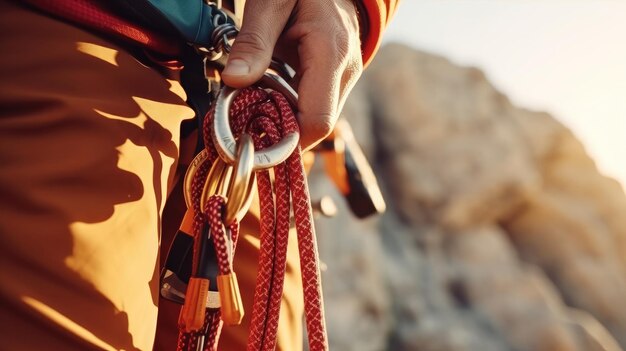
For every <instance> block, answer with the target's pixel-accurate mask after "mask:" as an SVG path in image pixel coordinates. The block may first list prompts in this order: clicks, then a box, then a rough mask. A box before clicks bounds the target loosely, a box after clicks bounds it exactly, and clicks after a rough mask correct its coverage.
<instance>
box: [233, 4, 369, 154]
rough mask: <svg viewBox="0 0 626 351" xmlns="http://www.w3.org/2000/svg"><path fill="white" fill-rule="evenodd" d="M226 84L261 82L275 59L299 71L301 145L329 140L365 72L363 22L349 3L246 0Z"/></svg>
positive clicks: (234, 85) (309, 145)
mask: <svg viewBox="0 0 626 351" xmlns="http://www.w3.org/2000/svg"><path fill="white" fill-rule="evenodd" d="M243 18H244V19H243V24H242V27H241V31H240V32H239V35H238V36H237V39H236V40H235V43H234V44H233V47H232V51H231V53H230V56H229V60H228V63H227V64H226V68H225V69H224V71H223V73H222V78H223V80H224V82H225V83H226V84H227V85H229V86H232V87H235V88H243V87H247V86H250V85H252V84H253V83H254V82H256V81H258V80H259V79H260V78H261V77H262V75H263V72H265V70H266V69H267V68H268V66H269V64H270V61H271V59H272V57H273V56H274V57H278V58H280V59H282V60H283V61H285V62H287V63H288V64H290V65H291V66H292V67H293V68H294V69H295V70H296V72H297V75H296V79H295V81H296V85H297V91H298V95H299V100H298V111H299V112H298V122H299V124H300V132H301V139H300V145H301V146H302V148H304V149H306V148H309V147H311V146H312V145H314V144H316V143H317V142H319V141H320V140H322V139H324V138H325V137H326V136H328V135H329V134H330V133H331V132H332V129H333V127H334V125H335V122H336V121H337V117H338V114H339V112H340V111H341V108H342V107H343V104H344V102H345V100H346V97H347V95H348V94H349V92H350V90H351V89H352V87H353V86H354V84H355V83H356V81H357V80H358V78H359V77H360V75H361V72H362V71H363V61H362V57H361V42H360V38H359V22H358V17H357V13H356V8H355V6H354V3H353V2H352V1H351V0H247V1H246V5H245V9H244V17H243Z"/></svg>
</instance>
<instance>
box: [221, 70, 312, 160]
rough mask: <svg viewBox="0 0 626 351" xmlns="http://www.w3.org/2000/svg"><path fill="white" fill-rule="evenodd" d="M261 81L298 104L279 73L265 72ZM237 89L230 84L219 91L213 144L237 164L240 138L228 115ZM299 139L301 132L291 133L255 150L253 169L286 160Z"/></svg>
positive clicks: (291, 90) (292, 103)
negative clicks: (261, 148)
mask: <svg viewBox="0 0 626 351" xmlns="http://www.w3.org/2000/svg"><path fill="white" fill-rule="evenodd" d="M260 83H261V85H262V86H265V87H267V88H270V89H273V90H276V91H279V92H281V93H283V94H285V97H286V98H287V100H288V101H289V103H290V104H291V105H292V106H293V107H296V105H297V102H298V94H297V93H296V92H295V91H294V90H293V88H291V86H290V85H289V84H288V83H287V82H286V81H285V80H284V79H282V78H281V77H280V76H278V75H276V74H273V73H270V72H265V74H264V75H263V79H261V81H260ZM238 91H239V90H238V89H233V88H231V87H228V86H224V87H223V88H222V89H221V90H220V93H219V95H218V96H217V102H216V107H215V118H214V120H213V133H212V138H213V143H214V144H215V148H216V149H217V152H218V153H219V155H220V157H221V158H223V159H224V160H225V161H226V162H228V163H230V164H233V163H235V159H236V157H235V152H236V147H237V141H236V140H235V136H234V135H233V132H232V131H231V130H230V124H229V122H228V114H229V111H230V105H231V103H232V102H233V99H234V97H235V95H236V94H237V93H238ZM299 139H300V133H298V132H293V133H289V134H287V135H285V136H284V137H283V139H282V140H280V141H279V142H278V143H276V144H274V145H272V146H270V147H267V148H265V149H263V150H259V151H255V152H254V166H253V168H254V170H260V169H265V168H271V167H274V166H276V165H278V164H279V163H281V162H283V161H285V160H286V159H287V157H289V156H290V155H291V154H292V153H293V150H295V148H296V146H297V145H298V142H299Z"/></svg>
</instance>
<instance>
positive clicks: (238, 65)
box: [224, 59, 250, 76]
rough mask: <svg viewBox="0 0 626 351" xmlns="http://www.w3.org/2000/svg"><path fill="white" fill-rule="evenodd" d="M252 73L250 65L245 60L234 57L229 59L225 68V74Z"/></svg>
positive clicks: (243, 74)
mask: <svg viewBox="0 0 626 351" xmlns="http://www.w3.org/2000/svg"><path fill="white" fill-rule="evenodd" d="M248 73H250V66H248V63H246V61H244V60H240V59H234V60H228V63H227V64H226V68H224V74H227V75H231V76H245V75H246V74H248Z"/></svg>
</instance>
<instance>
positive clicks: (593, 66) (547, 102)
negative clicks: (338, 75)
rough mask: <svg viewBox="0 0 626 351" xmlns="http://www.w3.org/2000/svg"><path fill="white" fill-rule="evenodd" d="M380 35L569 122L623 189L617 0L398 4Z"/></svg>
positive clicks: (625, 151) (625, 97)
mask: <svg viewBox="0 0 626 351" xmlns="http://www.w3.org/2000/svg"><path fill="white" fill-rule="evenodd" d="M386 41H387V42H389V41H401V42H404V43H407V44H410V45H411V46H414V47H417V48H420V49H423V50H426V51H430V52H433V53H437V54H440V55H443V56H446V57H448V58H449V59H451V60H452V61H453V62H455V63H458V64H461V65H472V66H477V67H480V68H482V69H483V70H484V71H485V72H486V74H487V76H488V77H489V79H490V80H491V81H492V83H494V84H495V86H496V87H497V88H498V89H500V90H502V91H503V92H504V93H506V94H507V95H508V96H509V97H510V98H511V100H512V101H513V102H514V103H515V104H516V105H519V106H523V107H527V108H531V109H538V110H545V111H548V112H550V113H552V114H553V115H554V116H555V117H556V118H558V119H559V120H561V121H562V122H563V123H564V124H565V125H567V126H568V127H569V128H571V129H572V130H573V131H574V133H576V134H577V135H578V137H579V138H580V139H582V141H583V143H584V144H585V146H586V148H587V150H588V151H589V152H590V153H591V155H592V157H593V158H594V159H595V160H596V162H597V163H598V166H599V167H600V169H601V171H602V172H603V173H605V174H607V175H609V176H612V177H614V178H617V179H618V180H620V182H621V183H622V185H623V186H626V141H625V137H626V2H622V1H607V0H568V1H558V0H550V1H547V0H546V1H531V0H526V1H522V0H508V1H504V0H501V1H494V0H472V1H468V0H404V1H403V2H402V3H401V6H400V8H399V12H398V14H397V16H396V17H395V19H394V22H392V24H391V27H390V28H389V30H388V31H387V33H386Z"/></svg>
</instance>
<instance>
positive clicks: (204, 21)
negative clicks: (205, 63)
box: [148, 0, 213, 45]
mask: <svg viewBox="0 0 626 351" xmlns="http://www.w3.org/2000/svg"><path fill="white" fill-rule="evenodd" d="M148 2H149V3H150V4H151V5H152V6H153V7H154V8H155V9H157V10H158V11H159V12H161V14H162V15H163V16H164V17H165V18H166V19H167V20H168V21H169V22H170V23H171V24H172V25H174V27H176V29H178V31H179V32H180V34H182V35H183V37H184V38H185V39H186V40H187V41H188V42H190V43H194V44H201V45H210V37H209V36H210V35H211V32H212V31H213V21H212V17H213V9H212V8H211V6H209V5H208V4H206V3H205V2H204V1H203V0H148Z"/></svg>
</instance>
